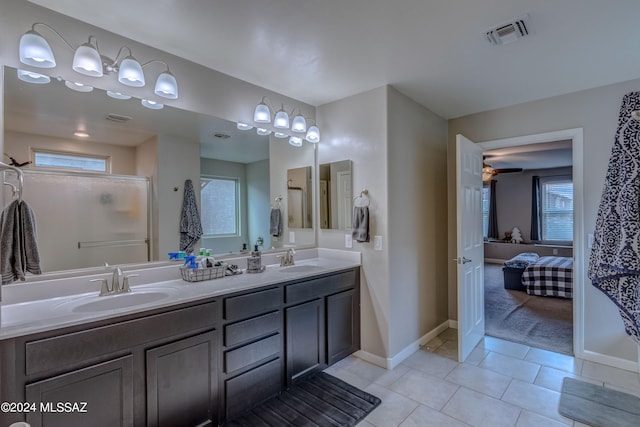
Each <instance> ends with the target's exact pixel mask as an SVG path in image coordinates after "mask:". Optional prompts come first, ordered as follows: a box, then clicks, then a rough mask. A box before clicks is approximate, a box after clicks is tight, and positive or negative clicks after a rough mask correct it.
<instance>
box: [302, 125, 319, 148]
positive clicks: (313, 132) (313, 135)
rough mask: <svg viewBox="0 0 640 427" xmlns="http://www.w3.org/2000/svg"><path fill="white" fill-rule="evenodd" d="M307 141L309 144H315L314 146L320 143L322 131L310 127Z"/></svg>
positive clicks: (316, 127) (314, 126)
mask: <svg viewBox="0 0 640 427" xmlns="http://www.w3.org/2000/svg"><path fill="white" fill-rule="evenodd" d="M305 139H306V140H307V141H309V142H313V143H314V144H315V143H318V142H320V129H318V126H316V125H313V126H309V130H308V131H307V135H306V136H305Z"/></svg>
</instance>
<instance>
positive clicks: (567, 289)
mask: <svg viewBox="0 0 640 427" xmlns="http://www.w3.org/2000/svg"><path fill="white" fill-rule="evenodd" d="M522 284H523V285H524V287H525V289H526V290H527V293H528V294H529V295H540V296H554V297H563V298H572V297H573V258H567V257H557V256H543V257H540V258H539V259H538V260H537V261H535V262H533V263H531V264H529V266H528V267H527V268H526V270H525V271H524V273H523V274H522Z"/></svg>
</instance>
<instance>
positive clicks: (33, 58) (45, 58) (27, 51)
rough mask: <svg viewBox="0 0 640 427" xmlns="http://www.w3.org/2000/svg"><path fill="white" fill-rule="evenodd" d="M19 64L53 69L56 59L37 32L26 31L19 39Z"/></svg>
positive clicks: (47, 44)
mask: <svg viewBox="0 0 640 427" xmlns="http://www.w3.org/2000/svg"><path fill="white" fill-rule="evenodd" d="M20 62H22V63H23V64H27V65H31V66H32V67H38V68H53V67H55V66H56V59H55V58H54V56H53V51H52V50H51V46H49V43H47V41H46V40H45V39H44V37H42V36H41V35H40V34H38V33H37V32H35V31H33V30H31V31H27V32H26V33H24V34H23V35H22V37H20Z"/></svg>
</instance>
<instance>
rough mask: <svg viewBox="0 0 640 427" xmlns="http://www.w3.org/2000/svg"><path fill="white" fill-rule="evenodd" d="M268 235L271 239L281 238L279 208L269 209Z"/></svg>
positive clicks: (280, 214) (280, 212) (280, 213)
mask: <svg viewBox="0 0 640 427" xmlns="http://www.w3.org/2000/svg"><path fill="white" fill-rule="evenodd" d="M269 233H270V234H271V235H272V236H273V237H280V236H282V211H280V208H273V209H271V217H270V219H269Z"/></svg>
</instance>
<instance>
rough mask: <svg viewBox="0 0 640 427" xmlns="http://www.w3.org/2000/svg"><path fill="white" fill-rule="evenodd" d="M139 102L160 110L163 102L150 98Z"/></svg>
mask: <svg viewBox="0 0 640 427" xmlns="http://www.w3.org/2000/svg"><path fill="white" fill-rule="evenodd" d="M140 103H141V104H142V105H144V106H145V107H147V108H151V109H152V110H162V109H163V108H164V104H161V103H159V102H156V101H152V100H150V99H143V100H142V101H140Z"/></svg>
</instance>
